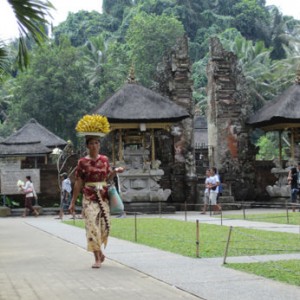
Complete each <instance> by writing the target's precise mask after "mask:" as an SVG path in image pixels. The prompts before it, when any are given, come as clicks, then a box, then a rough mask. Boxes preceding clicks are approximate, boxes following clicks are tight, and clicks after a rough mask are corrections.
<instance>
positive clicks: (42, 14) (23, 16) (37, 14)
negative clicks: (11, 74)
mask: <svg viewBox="0 0 300 300" xmlns="http://www.w3.org/2000/svg"><path fill="white" fill-rule="evenodd" d="M7 2H8V3H9V5H10V6H11V8H12V10H13V12H14V14H15V17H16V22H17V23H18V26H19V46H18V56H17V60H18V65H19V67H20V68H21V69H23V68H24V67H25V68H26V67H27V66H28V63H29V58H28V49H27V46H26V43H25V41H26V38H28V37H29V36H31V37H32V38H33V40H34V41H35V42H36V43H37V44H38V45H41V44H42V42H43V41H44V40H46V39H47V34H46V25H47V24H49V21H48V20H47V19H46V17H47V16H50V17H51V15H50V13H49V9H51V8H52V9H54V6H53V5H52V4H51V2H49V1H48V0H44V1H39V0H22V1H20V0H7ZM7 56H8V55H7V52H6V51H5V44H4V41H0V76H1V75H2V74H3V73H4V72H5V71H6V66H7V58H8V57H7ZM1 73H2V74H1ZM0 78H1V77H0Z"/></svg>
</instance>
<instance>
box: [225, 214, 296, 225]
mask: <svg viewBox="0 0 300 300" xmlns="http://www.w3.org/2000/svg"><path fill="white" fill-rule="evenodd" d="M223 218H226V219H238V220H247V221H258V222H268V223H277V224H290V225H300V213H299V212H294V213H292V212H289V214H288V219H287V214H286V212H282V213H268V214H247V211H246V218H245V219H244V216H243V213H242V212H241V214H232V215H227V214H226V213H225V214H223Z"/></svg>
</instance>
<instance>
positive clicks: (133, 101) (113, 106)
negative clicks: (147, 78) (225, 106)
mask: <svg viewBox="0 0 300 300" xmlns="http://www.w3.org/2000/svg"><path fill="white" fill-rule="evenodd" d="M93 113H96V114H101V115H104V116H106V117H107V118H108V120H109V121H110V122H136V121H139V122H158V121H160V122H177V121H180V120H182V119H185V118H187V117H189V114H188V112H187V111H186V110H185V109H184V108H182V107H181V106H179V105H177V104H176V103H174V102H173V101H171V100H170V99H168V98H166V97H163V96H161V95H159V94H158V93H155V92H153V91H151V90H149V89H147V88H145V87H143V86H141V85H138V84H133V83H130V84H129V83H128V84H125V85H124V86H123V87H122V88H121V89H120V90H118V91H117V92H116V93H115V94H114V95H113V96H112V97H110V98H108V99H107V100H106V101H104V102H103V103H101V104H100V105H99V106H98V107H97V108H96V109H95V110H94V111H93Z"/></svg>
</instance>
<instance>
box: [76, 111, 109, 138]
mask: <svg viewBox="0 0 300 300" xmlns="http://www.w3.org/2000/svg"><path fill="white" fill-rule="evenodd" d="M75 129H76V131H77V132H78V134H81V135H93V134H95V135H100V136H104V135H105V134H107V133H109V132H110V128H109V122H108V120H107V118H106V117H105V116H101V115H85V116H83V117H82V118H81V119H80V120H79V121H78V123H77V125H76V128H75Z"/></svg>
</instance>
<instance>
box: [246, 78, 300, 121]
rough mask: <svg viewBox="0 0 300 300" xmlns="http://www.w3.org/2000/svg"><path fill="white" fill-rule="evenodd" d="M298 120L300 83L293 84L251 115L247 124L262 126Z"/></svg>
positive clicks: (299, 114) (299, 112)
mask: <svg viewBox="0 0 300 300" xmlns="http://www.w3.org/2000/svg"><path fill="white" fill-rule="evenodd" d="M299 122H300V85H299V84H294V85H292V86H291V87H289V88H288V89H287V90H285V91H284V92H283V93H282V94H281V95H279V96H278V97H277V98H275V99H274V101H270V102H269V103H267V104H266V105H265V106H263V107H262V108H261V109H260V110H259V111H257V112H256V113H255V114H254V115H252V116H251V117H250V118H249V120H248V122H247V123H248V124H250V125H255V126H256V127H264V126H269V125H275V124H283V123H299Z"/></svg>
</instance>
